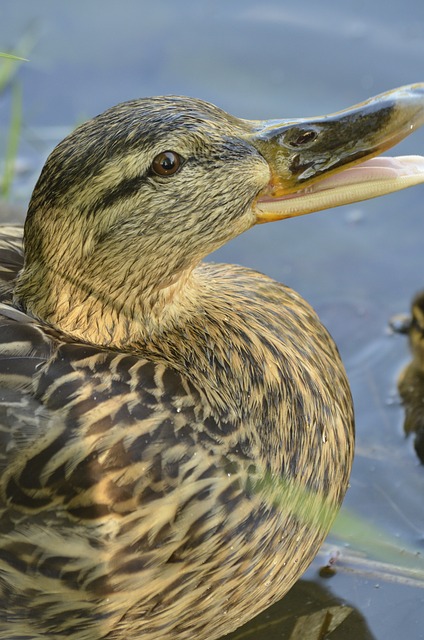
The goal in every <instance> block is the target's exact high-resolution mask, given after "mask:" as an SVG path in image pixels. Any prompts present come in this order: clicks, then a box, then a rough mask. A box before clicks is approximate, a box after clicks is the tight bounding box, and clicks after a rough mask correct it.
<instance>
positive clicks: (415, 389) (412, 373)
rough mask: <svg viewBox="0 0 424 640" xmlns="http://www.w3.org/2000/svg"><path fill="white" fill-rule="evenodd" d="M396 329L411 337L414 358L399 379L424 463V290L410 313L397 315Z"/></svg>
mask: <svg viewBox="0 0 424 640" xmlns="http://www.w3.org/2000/svg"><path fill="white" fill-rule="evenodd" d="M391 328H392V330H394V331H396V332H397V333H403V334H405V335H406V336H407V337H408V342H409V347H410V351H411V355H412V359H411V361H410V362H408V364H407V365H406V366H405V367H404V368H403V370H402V372H401V374H400V376H399V379H398V391H399V396H400V399H401V402H402V406H403V408H404V412H405V416H404V423H403V427H404V432H405V435H406V436H409V435H411V434H414V449H415V452H416V454H417V456H418V459H419V460H420V462H421V463H422V464H424V411H423V407H424V403H423V398H424V292H422V291H421V292H420V293H418V294H416V295H415V296H414V298H413V300H412V303H411V313H410V315H409V316H396V317H395V318H394V319H392V322H391Z"/></svg>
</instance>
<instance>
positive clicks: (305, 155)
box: [250, 83, 424, 223]
mask: <svg viewBox="0 0 424 640" xmlns="http://www.w3.org/2000/svg"><path fill="white" fill-rule="evenodd" d="M422 124H424V83H420V84H413V85H409V86H406V87H401V88H399V89H395V90H393V91H388V92H387V93H382V94H381V95H379V96H376V97H375V98H371V99H370V100H367V101H366V102H363V103H361V104H359V105H356V106H354V107H351V108H350V109H345V110H344V111H339V112H338V113H334V114H331V115H328V116H323V117H318V118H311V119H303V118H302V119H298V120H269V121H262V122H259V123H256V125H257V126H255V130H254V132H253V134H252V136H251V138H250V141H251V143H252V144H253V145H254V146H255V147H256V148H257V149H258V151H259V152H260V153H261V154H262V156H263V157H264V158H265V159H266V160H267V162H268V164H269V167H270V170H271V180H270V182H269V184H268V186H267V188H266V189H265V190H263V191H262V192H261V193H260V194H259V196H258V198H257V199H256V201H255V204H254V212H255V215H256V222H258V223H262V222H270V221H273V220H281V219H283V218H291V217H294V216H300V215H304V214H307V213H312V212H313V211H320V210H322V209H328V208H330V207H336V206H339V205H342V204H349V203H352V202H359V201H360V200H367V199H368V198H375V197H377V196H380V195H383V194H386V193H391V192H392V191H398V190H399V189H405V188H406V187H410V186H412V185H414V184H419V183H421V182H424V157H422V156H402V157H395V158H389V157H375V156H377V155H378V154H379V153H381V152H383V151H385V150H386V149H389V148H390V147H392V146H393V145H395V144H397V143H398V142H399V141H400V140H402V139H403V138H405V137H406V136H407V135H409V134H410V133H412V131H414V130H415V129H416V128H417V127H419V126H421V125H422Z"/></svg>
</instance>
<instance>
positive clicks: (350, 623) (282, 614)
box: [225, 580, 375, 640]
mask: <svg viewBox="0 0 424 640" xmlns="http://www.w3.org/2000/svg"><path fill="white" fill-rule="evenodd" d="M225 637H226V638H227V639H228V640H250V639H252V640H261V639H263V640H265V639H266V640H273V639H274V638H275V639H277V638H279V639H283V640H324V639H325V638H331V640H359V639H360V640H375V636H374V635H373V634H372V633H371V631H370V630H369V628H368V626H367V623H366V621H365V619H364V617H363V616H362V615H361V613H360V612H359V611H357V610H356V609H355V608H354V607H352V606H351V605H350V604H349V603H348V602H345V601H342V600H340V599H339V598H336V597H335V596H334V595H332V593H331V591H328V590H327V589H326V588H325V586H324V584H323V581H322V583H321V584H319V585H318V584H316V583H315V582H311V581H309V580H300V581H299V582H298V583H297V584H295V586H294V587H293V588H292V589H291V591H290V592H289V593H288V594H287V595H286V597H285V598H284V600H282V601H281V602H278V603H277V604H275V605H273V606H272V607H270V608H269V609H268V610H267V611H265V612H264V613H262V614H261V615H259V616H258V617H257V618H256V619H255V620H252V621H251V622H249V623H248V624H246V625H245V626H244V627H243V628H242V629H239V630H238V631H235V632H234V633H231V634H229V635H228V636H225Z"/></svg>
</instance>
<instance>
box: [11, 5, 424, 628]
mask: <svg viewBox="0 0 424 640" xmlns="http://www.w3.org/2000/svg"><path fill="white" fill-rule="evenodd" d="M28 30H32V32H33V33H34V34H35V36H36V38H35V42H36V43H35V45H34V48H33V51H32V52H31V54H30V55H29V57H30V62H29V63H28V64H25V65H24V66H23V67H22V68H21V70H20V75H19V81H20V83H21V85H22V87H23V92H24V94H23V95H24V126H23V138H22V145H21V149H20V158H21V159H22V160H23V165H22V166H25V167H27V170H26V172H25V174H24V175H22V176H20V177H19V180H18V183H17V185H16V188H17V189H18V191H17V195H18V196H19V199H20V200H21V201H24V200H25V199H26V197H27V196H28V191H29V189H30V187H31V185H32V184H33V183H34V181H35V179H36V175H37V172H38V170H39V168H40V167H41V165H42V163H43V161H44V159H45V156H46V154H47V153H48V151H49V150H50V149H51V148H52V146H53V145H54V143H55V142H57V141H58V140H57V138H58V137H62V135H63V134H64V133H65V132H66V131H67V130H69V129H71V128H72V127H73V126H74V125H75V123H77V122H78V121H81V120H82V119H85V118H86V117H89V116H92V115H94V114H96V113H99V112H101V111H103V110H104V109H105V108H107V107H108V106H110V105H112V104H116V103H118V102H122V101H123V100H127V99H131V98H134V97H139V96H143V95H157V94H164V93H177V94H185V95H192V96H197V97H200V98H203V99H206V100H209V101H211V102H213V103H215V104H218V105H219V106H221V107H223V108H224V109H225V110H227V111H229V112H231V113H234V114H235V115H238V116H241V117H248V118H249V117H250V118H272V117H275V118H278V117H303V116H312V115H319V114H322V113H329V112H332V111H336V110H337V109H341V108H343V107H347V106H349V105H351V104H355V103H357V102H359V101H361V100H364V99H366V98H367V97H369V96H370V95H375V94H377V93H379V92H382V91H385V90H388V89H390V88H393V87H396V86H401V85H403V84H407V83H410V82H416V81H422V80H423V77H422V76H423V69H424V3H423V2H422V0H403V2H402V3H397V2H393V3H387V2H386V1H385V0H375V1H374V2H373V3H370V2H368V1H366V0H347V1H346V2H344V3H335V2H333V1H332V0H321V1H320V2H319V3H317V2H316V1H315V0H304V1H303V2H302V3H282V2H280V0H267V1H266V2H261V3H259V2H257V0H233V1H232V2H231V3H230V2H227V3H215V4H213V3H210V4H208V5H207V6H206V5H204V4H202V3H199V2H197V1H196V0H181V2H179V3H175V2H171V1H170V0H162V2H160V3H149V2H147V0H126V2H125V4H123V3H115V2H111V1H109V0H92V2H90V3H87V2H84V3H83V2H82V0H74V1H73V2H72V3H57V2H54V0H38V2H37V3H27V2H25V1H24V0H14V2H9V3H4V6H2V13H1V19H0V49H4V48H6V47H7V46H9V45H10V46H13V45H14V44H15V43H16V42H17V41H18V40H19V38H20V37H21V36H22V35H23V34H24V33H25V32H27V31H28ZM9 106H10V102H9V97H8V96H3V99H2V100H1V101H0V156H1V154H2V153H3V149H4V141H5V131H6V129H7V124H8V122H9ZM57 127H60V132H61V133H60V135H57ZM423 149H424V132H423V131H420V132H417V133H415V134H414V135H413V136H412V137H411V138H409V139H408V140H407V141H405V142H404V143H402V145H401V146H400V147H399V151H398V153H399V154H409V153H422V152H423ZM28 169H29V171H28ZM422 200H423V188H415V189H411V190H409V191H407V192H403V193H400V194H394V195H392V196H390V197H387V198H382V199H378V200H375V201H370V202H367V203H363V204H362V203H361V204H360V205H355V207H354V208H351V207H345V208H341V209H339V210H334V211H331V212H323V213H320V214H317V215H316V216H308V217H305V218H303V219H301V218H299V219H297V220H291V221H286V222H284V223H280V224H275V225H262V227H260V228H257V229H254V230H252V231H251V232H249V233H247V234H245V235H244V236H242V237H240V238H237V239H236V240H235V241H233V242H232V243H230V244H229V245H227V246H226V247H223V248H222V249H221V250H220V251H219V252H217V253H216V254H215V255H214V256H213V258H214V259H215V260H216V261H222V262H237V263H241V264H244V265H246V266H249V267H252V268H255V269H257V270H259V271H262V272H265V273H267V274H269V275H270V276H272V277H273V278H275V279H277V280H280V281H284V282H286V283H287V284H288V285H289V286H292V287H293V288H294V289H296V290H298V291H300V293H301V294H302V295H303V296H304V297H305V298H307V299H308V300H309V301H311V302H312V303H313V304H314V306H315V307H316V308H317V310H318V311H319V312H320V313H321V315H322V316H323V318H324V320H325V323H326V324H327V326H328V327H329V329H330V331H331V332H332V333H333V335H334V337H335V338H336V341H337V343H338V345H339V348H340V351H341V353H342V356H343V358H344V361H345V364H346V368H347V372H348V375H349V378H350V381H351V385H352V391H353V395H354V400H355V407H356V422H357V453H356V459H355V464H354V469H353V473H352V478H351V488H350V490H349V492H348V496H347V499H346V501H345V505H346V507H347V508H348V509H349V510H350V511H351V512H353V513H358V514H359V515H360V516H361V518H363V519H364V520H365V521H366V522H369V523H370V525H372V526H373V527H374V529H375V530H376V531H377V532H380V533H381V537H382V539H383V538H384V536H385V535H390V536H391V537H392V538H394V539H395V540H398V542H399V549H400V550H401V549H403V548H404V547H408V548H412V549H415V550H416V563H417V570H418V569H419V570H421V572H422V570H423V566H422V565H423V564H424V563H423V561H422V559H421V558H422V551H423V531H424V512H423V508H422V496H423V493H424V467H423V466H422V465H420V464H418V463H417V459H416V455H415V452H414V450H413V446H412V442H411V439H405V437H404V433H403V428H402V424H403V410H402V407H401V406H400V403H399V401H398V400H397V396H396V381H397V377H398V375H399V372H400V371H401V370H402V368H404V366H405V364H406V362H407V360H408V359H409V355H408V350H407V345H406V344H405V342H404V341H402V340H400V339H399V338H398V337H396V336H393V335H390V334H389V333H388V332H387V330H386V327H387V321H388V319H389V318H390V317H391V316H393V314H395V313H398V312H399V311H403V310H404V309H406V308H408V306H409V301H410V299H411V297H412V295H413V293H414V292H415V291H419V290H420V289H422V287H423V286H424V278H423V252H422V230H423V215H424V211H423V204H422ZM14 216H15V214H14V212H12V213H11V217H12V219H16V218H14ZM9 219H11V218H10V217H9ZM408 370H409V373H407V374H406V377H404V380H406V381H407V382H405V383H404V384H405V385H406V386H407V387H409V389H415V390H417V389H418V390H419V389H420V386H419V385H418V384H417V380H418V379H419V378H420V374H419V371H420V369H419V367H417V364H416V361H414V363H413V365H411V366H410V367H409V369H408ZM408 370H407V371H408ZM410 375H412V378H413V380H412V384H410V382H408V379H409V378H408V376H410ZM420 385H421V383H420ZM401 393H402V395H403V396H404V402H405V393H404V392H403V391H402V388H401ZM412 397H413V398H415V400H416V402H415V401H414V403H412V404H411V405H410V406H414V407H415V409H414V410H412V414H411V410H409V414H408V403H405V406H406V409H407V417H408V416H409V417H408V421H407V425H408V426H407V428H408V429H409V428H410V426H409V425H412V424H418V423H419V418H420V416H421V407H420V399H421V398H422V397H424V396H422V395H421V392H420V391H417V392H416V393H415V395H414V394H412ZM393 398H395V401H393ZM411 415H412V416H413V419H412V418H411ZM415 416H417V417H415ZM358 537H360V534H358ZM377 538H378V534H377ZM377 543H378V539H377ZM350 545H352V547H354V545H355V541H354V540H353V541H352V540H351V541H350ZM358 546H359V544H358ZM371 559H372V556H371ZM307 576H308V581H307V582H301V583H299V584H298V585H296V587H295V588H294V589H293V590H292V592H291V593H290V594H289V596H287V597H286V598H285V599H284V600H283V601H282V602H281V603H279V604H277V605H275V607H273V608H272V609H270V610H269V611H268V612H265V613H264V614H262V616H261V617H260V618H258V619H257V621H254V622H252V623H250V625H248V627H245V628H243V630H241V631H239V632H238V633H239V634H245V633H247V634H250V635H251V636H252V637H255V638H257V637H263V638H266V639H267V640H270V639H271V638H273V637H275V638H287V639H290V637H291V636H290V634H293V633H294V629H295V625H296V619H301V618H302V616H307V615H308V613H313V612H314V611H326V610H330V609H331V607H333V606H334V607H340V606H341V604H343V603H345V602H346V603H347V607H352V609H353V611H352V612H351V613H349V615H348V616H347V617H346V618H345V619H344V621H342V622H340V624H339V626H338V628H337V629H335V630H334V631H333V632H331V633H330V632H329V634H328V635H329V637H330V639H331V640H333V638H340V639H341V638H348V639H350V638H352V640H353V638H355V640H367V639H368V638H371V637H373V638H376V640H399V638H403V637H404V638H405V639H406V638H407V639H408V640H416V639H419V638H420V637H424V635H423V628H424V624H423V623H424V613H422V612H423V611H424V607H423V604H422V601H423V597H422V593H423V592H422V590H421V589H420V588H418V587H414V586H413V585H409V586H405V585H402V584H400V582H399V581H398V582H397V583H394V582H392V583H389V582H387V581H385V580H384V577H380V578H379V579H378V580H371V579H370V578H369V576H366V575H365V574H362V575H361V574H359V573H354V572H353V571H352V572H351V573H349V572H346V573H343V574H341V573H338V574H337V575H336V576H335V577H334V578H333V579H332V580H331V581H328V582H327V583H326V585H327V584H328V585H330V587H331V591H327V587H326V586H325V585H323V584H322V581H321V580H320V579H319V578H317V572H314V571H313V570H311V571H309V572H308V574H307ZM305 585H306V586H305ZM314 585H315V586H314ZM309 588H310V589H311V590H312V592H313V597H314V598H315V601H316V602H318V604H317V605H316V609H314V608H313V605H312V604H311V605H310V606H311V608H310V609H308V606H309V605H308V603H309V601H310V600H311V601H312V599H313V597H312V595H310V592H309V591H308V594H309V595H308V594H306V593H305V592H304V591H303V590H304V589H309ZM314 590H315V591H314ZM288 611H290V612H293V615H294V618H291V620H290V622H289V621H288V620H286V618H285V615H286V613H287V612H288ZM358 612H361V613H358ZM361 615H363V616H365V617H366V621H367V622H366V623H365V622H364V620H363V619H362V618H361ZM296 616H297V617H298V618H296ZM324 617H325V616H324ZM320 620H321V619H320ZM355 620H356V622H355ZM261 624H262V625H264V624H265V625H268V626H265V627H264V631H263V632H262V631H261V633H259V631H258V633H257V634H256V631H255V629H257V627H256V626H255V625H261ZM317 624H318V627H319V624H321V631H322V633H324V631H323V627H322V624H326V622H325V620H324V623H321V622H318V623H317ZM351 625H352V629H354V632H353V631H352V632H351V631H350V628H351ZM367 625H368V626H367ZM368 627H369V628H368ZM282 629H283V631H282ZM369 629H371V630H372V634H373V635H371V631H370V630H369ZM337 634H338V635H337ZM349 634H350V635H349ZM235 637H238V636H237V634H235V635H233V637H232V638H233V639H234V638H235ZM247 637H249V636H247ZM304 637H305V640H307V639H308V636H304ZM318 637H322V638H324V637H325V636H318ZM312 638H314V636H312ZM291 640H293V637H292V638H291Z"/></svg>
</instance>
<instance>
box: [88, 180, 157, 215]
mask: <svg viewBox="0 0 424 640" xmlns="http://www.w3.org/2000/svg"><path fill="white" fill-rule="evenodd" d="M145 179H146V176H145V175H140V176H134V178H127V179H125V180H122V181H121V182H119V184H117V185H116V186H115V187H113V188H112V189H108V191H105V192H104V194H103V195H102V197H101V198H100V200H99V201H98V202H97V203H96V208H99V209H106V208H107V207H112V206H113V205H114V204H116V203H117V202H119V201H120V200H125V199H126V198H131V197H132V196H133V195H135V194H136V193H137V192H138V191H139V190H140V188H141V185H142V184H143V182H144V181H145Z"/></svg>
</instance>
